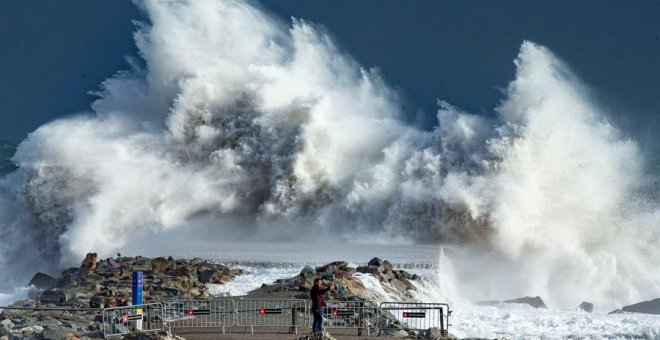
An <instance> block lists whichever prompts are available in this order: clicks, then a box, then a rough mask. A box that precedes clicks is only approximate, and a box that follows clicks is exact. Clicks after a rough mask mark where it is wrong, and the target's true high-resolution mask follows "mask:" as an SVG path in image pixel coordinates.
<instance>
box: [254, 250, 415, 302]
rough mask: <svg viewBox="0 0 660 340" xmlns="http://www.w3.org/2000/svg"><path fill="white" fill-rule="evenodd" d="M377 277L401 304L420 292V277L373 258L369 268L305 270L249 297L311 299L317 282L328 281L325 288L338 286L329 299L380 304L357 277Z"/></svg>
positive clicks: (338, 264) (334, 265)
mask: <svg viewBox="0 0 660 340" xmlns="http://www.w3.org/2000/svg"><path fill="white" fill-rule="evenodd" d="M356 273H360V274H367V275H373V276H374V277H375V278H377V279H378V280H379V281H380V282H381V283H383V284H385V285H383V288H384V289H385V290H386V291H388V292H390V293H392V294H393V295H396V296H398V297H399V298H400V299H401V300H403V301H406V300H410V298H409V294H407V292H408V291H409V290H416V288H415V286H414V285H413V283H412V281H415V280H418V279H419V276H417V275H415V274H410V273H408V272H406V271H404V270H395V269H394V268H393V266H392V264H391V263H390V262H389V261H387V260H381V259H380V258H377V257H375V258H373V259H371V261H369V263H368V264H367V265H366V266H359V267H357V268H354V267H350V266H349V265H348V262H346V261H335V262H330V263H328V264H326V265H323V266H319V267H316V268H312V267H311V266H305V267H304V268H302V270H301V271H300V273H299V274H298V275H296V276H294V277H291V278H285V279H277V280H275V281H274V282H273V283H270V284H266V283H264V284H263V285H262V286H261V287H260V288H257V289H255V290H252V291H250V292H248V294H247V295H248V296H249V297H254V298H259V297H277V298H298V299H309V291H310V290H311V288H312V285H313V284H314V280H315V279H316V278H321V279H323V280H324V282H323V285H324V286H329V285H330V284H331V283H332V284H334V285H335V288H336V289H335V290H334V291H330V292H328V293H327V294H328V296H329V297H330V298H331V299H334V300H376V296H375V295H374V293H373V292H370V291H369V290H367V289H366V287H365V286H364V285H363V284H362V282H361V281H360V280H357V279H356V278H355V274H356Z"/></svg>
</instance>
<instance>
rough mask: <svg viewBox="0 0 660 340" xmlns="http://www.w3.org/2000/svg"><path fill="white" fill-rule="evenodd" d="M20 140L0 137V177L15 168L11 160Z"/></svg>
mask: <svg viewBox="0 0 660 340" xmlns="http://www.w3.org/2000/svg"><path fill="white" fill-rule="evenodd" d="M18 143H20V141H16V140H6V139H0V177H3V176H5V175H6V174H8V173H10V172H12V171H14V170H16V164H14V162H12V161H11V158H12V156H14V153H15V152H16V147H17V146H18Z"/></svg>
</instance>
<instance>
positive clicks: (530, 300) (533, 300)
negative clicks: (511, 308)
mask: <svg viewBox="0 0 660 340" xmlns="http://www.w3.org/2000/svg"><path fill="white" fill-rule="evenodd" d="M504 303H524V304H528V305H530V306H532V307H534V308H548V307H547V306H546V305H545V302H543V299H541V297H540V296H534V297H531V296H525V297H521V298H517V299H511V300H506V301H504Z"/></svg>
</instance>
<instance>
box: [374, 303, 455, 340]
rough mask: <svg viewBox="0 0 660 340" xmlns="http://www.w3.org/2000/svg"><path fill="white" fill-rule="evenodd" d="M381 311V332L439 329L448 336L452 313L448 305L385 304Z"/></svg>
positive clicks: (382, 305) (381, 305)
mask: <svg viewBox="0 0 660 340" xmlns="http://www.w3.org/2000/svg"><path fill="white" fill-rule="evenodd" d="M380 309H381V313H382V317H381V318H380V322H381V324H380V330H381V331H383V330H385V331H386V330H388V329H389V330H392V329H399V327H401V328H403V329H411V330H412V329H414V330H427V329H429V328H437V329H438V330H440V332H441V333H442V334H443V335H447V334H448V328H449V316H450V315H451V311H450V310H449V305H447V304H446V303H409V302H383V303H381V304H380Z"/></svg>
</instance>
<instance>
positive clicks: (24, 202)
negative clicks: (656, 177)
mask: <svg viewBox="0 0 660 340" xmlns="http://www.w3.org/2000/svg"><path fill="white" fill-rule="evenodd" d="M139 4H140V6H141V7H142V8H143V9H144V10H145V12H146V13H147V15H148V18H149V22H148V23H143V24H140V25H139V26H138V30H137V31H136V33H135V41H136V44H137V46H138V48H139V50H140V55H141V56H142V57H143V58H144V61H145V66H144V68H140V66H138V65H139V63H135V64H134V68H133V69H132V70H128V71H122V72H119V73H118V74H117V75H116V76H114V77H113V78H110V79H108V80H106V81H104V82H103V84H102V86H101V90H100V91H99V92H98V95H99V99H98V100H97V101H96V102H94V103H93V105H92V110H93V112H91V114H88V115H82V116H76V117H72V118H66V119H60V120H57V121H54V122H52V123H49V124H46V125H44V126H42V127H40V128H39V129H37V130H36V131H34V132H33V133H31V134H30V135H29V137H28V138H27V139H26V140H24V141H23V142H22V143H21V145H20V146H19V148H18V150H17V153H16V155H15V156H14V158H13V160H14V162H15V163H16V164H17V165H18V166H19V169H18V170H17V171H16V172H15V173H13V174H11V175H9V176H8V177H6V178H4V179H3V180H2V183H1V187H2V192H1V193H0V195H1V196H2V197H0V202H1V206H0V232H1V233H2V234H3V236H5V237H3V238H2V240H1V241H0V242H1V244H0V252H1V253H2V267H3V268H15V266H21V267H23V268H26V267H28V264H30V265H34V264H35V263H36V264H39V265H40V266H46V265H47V264H48V263H49V262H50V263H57V264H59V265H60V266H69V265H75V264H77V263H76V262H78V261H80V259H81V258H82V255H83V254H85V253H86V252H89V251H96V252H99V253H100V256H102V257H104V256H110V255H113V254H114V252H115V251H116V250H117V249H120V248H121V247H122V246H125V245H127V244H129V243H131V242H135V240H136V239H140V240H143V241H145V242H149V243H152V244H157V243H158V242H160V241H162V239H161V238H162V237H167V236H164V235H172V233H173V232H178V233H179V234H178V235H185V234H186V233H187V234H195V233H201V234H204V235H216V237H221V238H222V239H235V240H237V242H240V241H241V240H246V239H248V240H272V239H284V240H292V239H293V240H298V241H308V240H316V239H318V238H320V237H322V238H323V239H324V240H338V241H352V240H363V241H364V240H370V241H378V242H389V240H391V239H396V240H397V242H405V243H415V242H422V243H428V242H432V243H439V244H443V245H444V246H445V247H446V257H447V259H446V261H448V263H449V262H450V263H451V264H452V266H453V268H454V269H453V271H452V272H451V274H448V273H445V275H446V276H445V277H447V278H448V280H450V282H452V285H453V287H454V289H453V291H452V292H451V293H449V294H451V295H456V296H455V297H454V298H455V299H456V298H458V297H459V296H460V297H461V298H462V299H466V300H479V299H507V298H512V297H518V296H521V295H542V296H543V298H544V299H545V300H546V301H548V302H549V303H551V304H555V305H558V306H572V305H574V304H576V303H579V302H580V301H582V300H589V301H594V302H596V304H597V305H599V304H610V305H620V304H622V303H625V302H636V301H638V300H641V299H645V298H651V297H655V296H657V295H658V294H660V283H659V282H658V280H657V277H658V270H659V269H658V268H660V267H659V266H658V261H660V260H659V259H660V257H659V256H657V255H658V223H657V222H658V214H657V213H656V212H655V210H654V209H655V208H653V207H654V204H653V203H652V202H651V203H649V202H648V201H645V198H644V196H643V195H640V192H643V190H642V189H643V188H640V186H641V185H642V183H645V178H644V172H643V163H642V160H641V156H640V153H639V150H638V147H637V145H636V144H635V143H634V141H631V140H628V139H626V138H625V137H624V136H621V135H620V134H619V133H618V132H617V130H616V128H615V127H614V126H612V125H611V124H609V123H608V122H607V115H606V114H605V113H603V112H602V110H601V109H600V108H599V107H598V106H596V105H594V104H593V103H592V101H591V99H590V95H589V93H588V91H587V90H586V87H585V86H584V85H581V84H580V82H579V80H578V79H576V77H575V76H573V75H572V72H571V70H570V69H569V68H568V67H566V66H565V65H563V63H562V62H561V61H559V59H558V58H557V57H556V56H554V55H553V54H552V53H551V52H550V51H549V50H547V49H546V48H544V47H542V46H539V45H536V44H534V43H532V42H524V43H523V44H522V46H521V49H520V53H519V55H518V57H517V58H516V60H515V64H516V70H517V72H516V78H515V79H514V80H513V81H512V82H511V84H510V86H509V87H508V89H507V90H506V91H505V93H504V99H503V100H502V102H501V103H500V105H499V106H498V107H497V108H496V112H497V116H496V117H495V118H494V119H485V118H483V117H480V116H477V115H472V114H469V113H467V112H463V111H462V110H460V108H457V107H454V106H452V105H451V104H449V103H446V102H443V101H440V102H439V111H438V115H437V117H438V125H437V127H436V128H434V129H433V130H431V131H423V130H420V129H417V128H415V127H413V126H409V125H407V124H405V123H404V122H403V121H404V120H403V119H402V115H403V112H401V110H400V108H401V104H400V100H399V99H398V95H397V93H396V92H395V91H394V90H392V89H391V88H390V87H389V86H388V85H387V84H386V83H385V81H384V80H383V79H382V78H381V77H380V75H379V72H378V71H377V70H373V69H365V68H362V67H360V66H359V65H357V63H356V62H355V61H354V60H353V59H352V58H351V57H350V56H348V55H347V54H346V53H345V52H343V51H342V50H341V49H340V48H338V47H337V46H336V45H335V43H334V42H333V41H332V39H330V38H329V37H328V35H326V34H324V33H323V30H322V29H319V28H318V27H317V26H315V25H314V24H311V23H308V22H306V21H304V20H293V22H292V24H291V26H290V27H287V26H286V25H285V24H284V23H283V22H281V21H279V20H278V19H276V18H273V17H271V16H270V15H269V14H267V13H265V12H264V11H263V10H262V9H260V8H259V7H258V6H257V5H254V4H252V3H244V2H239V1H180V2H167V1H156V0H153V1H143V2H139ZM185 239H186V238H185V236H181V238H180V240H181V242H185ZM26 249H29V251H26ZM31 268H34V267H31ZM441 271H442V268H441ZM30 274H31V273H24V274H22V275H19V277H13V278H11V280H9V281H5V282H10V284H11V282H24V281H26V280H27V279H29V277H27V275H30ZM2 275H3V276H2V278H3V279H6V275H5V274H2ZM449 276H451V277H449ZM21 280H23V281H21ZM448 282H449V281H448Z"/></svg>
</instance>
